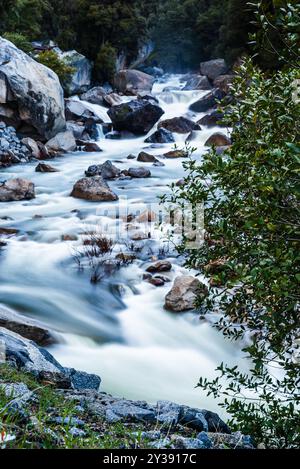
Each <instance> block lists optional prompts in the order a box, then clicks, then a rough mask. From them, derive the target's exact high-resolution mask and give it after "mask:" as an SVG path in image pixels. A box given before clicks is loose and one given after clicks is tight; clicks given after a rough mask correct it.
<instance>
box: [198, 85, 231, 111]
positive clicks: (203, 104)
mask: <svg viewBox="0 0 300 469" xmlns="http://www.w3.org/2000/svg"><path fill="white" fill-rule="evenodd" d="M223 98H224V93H223V92H222V91H220V90H218V89H213V90H212V91H210V92H209V93H207V94H206V95H205V96H203V97H202V98H200V99H198V101H196V102H195V103H193V104H191V105H190V110H191V111H194V112H206V111H208V110H209V109H212V108H213V107H215V106H216V105H217V103H218V101H219V100H220V99H223Z"/></svg>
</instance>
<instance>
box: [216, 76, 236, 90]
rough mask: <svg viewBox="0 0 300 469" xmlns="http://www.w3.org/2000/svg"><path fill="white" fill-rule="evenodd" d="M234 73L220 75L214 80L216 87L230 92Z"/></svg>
mask: <svg viewBox="0 0 300 469" xmlns="http://www.w3.org/2000/svg"><path fill="white" fill-rule="evenodd" d="M233 80H234V75H220V76H219V77H217V78H216V79H215V80H214V87H215V88H219V90H221V91H222V92H223V93H225V94H228V93H229V91H230V87H231V85H232V83H233Z"/></svg>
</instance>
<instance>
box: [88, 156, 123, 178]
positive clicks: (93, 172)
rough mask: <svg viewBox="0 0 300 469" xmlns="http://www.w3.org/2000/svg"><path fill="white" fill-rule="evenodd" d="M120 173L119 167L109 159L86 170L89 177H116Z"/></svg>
mask: <svg viewBox="0 0 300 469" xmlns="http://www.w3.org/2000/svg"><path fill="white" fill-rule="evenodd" d="M120 174H121V171H120V170H119V168H117V167H116V166H114V165H113V164H112V162H111V161H109V160H107V161H105V163H103V164H97V165H92V166H90V167H89V168H88V169H87V171H86V172H85V175H86V176H87V177H93V176H102V177H103V179H116V178H118V177H119V176H120Z"/></svg>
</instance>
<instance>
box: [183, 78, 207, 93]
mask: <svg viewBox="0 0 300 469" xmlns="http://www.w3.org/2000/svg"><path fill="white" fill-rule="evenodd" d="M211 89H212V86H211V83H210V81H209V79H208V78H207V77H206V76H203V75H194V76H192V77H191V78H190V79H189V80H188V81H187V83H186V85H185V87H184V88H183V91H191V90H211Z"/></svg>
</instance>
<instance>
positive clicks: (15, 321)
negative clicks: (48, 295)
mask: <svg viewBox="0 0 300 469" xmlns="http://www.w3.org/2000/svg"><path fill="white" fill-rule="evenodd" d="M0 327H5V328H6V329H8V330H10V331H12V332H15V333H17V334H20V335H21V336H22V337H25V338H26V339H29V340H34V341H35V342H36V343H37V344H38V345H50V344H54V343H55V342H56V339H55V337H54V333H53V331H50V329H49V328H48V327H47V326H46V325H45V324H43V323H42V322H40V321H36V320H35V319H31V318H28V317H26V316H23V315H22V314H19V313H17V312H15V311H13V310H11V309H8V308H5V307H4V306H0Z"/></svg>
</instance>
